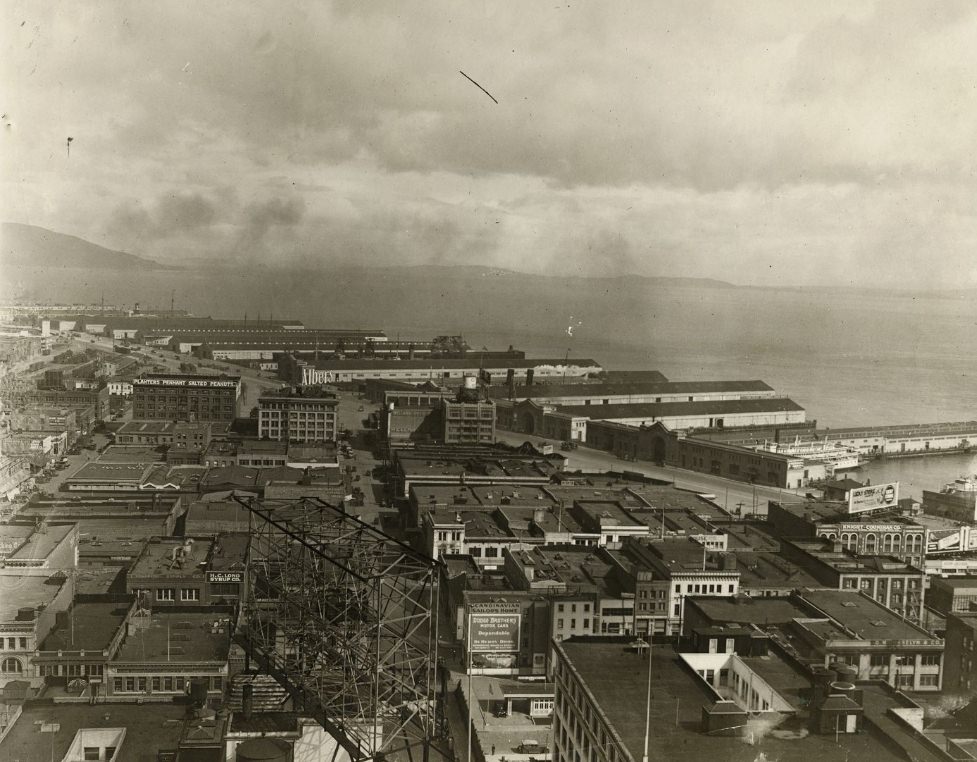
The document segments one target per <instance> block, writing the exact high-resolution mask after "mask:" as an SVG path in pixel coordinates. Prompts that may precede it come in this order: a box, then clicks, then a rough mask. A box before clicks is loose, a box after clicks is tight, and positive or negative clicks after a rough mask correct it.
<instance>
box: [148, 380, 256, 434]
mask: <svg viewBox="0 0 977 762" xmlns="http://www.w3.org/2000/svg"><path fill="white" fill-rule="evenodd" d="M132 397H133V399H132V417H133V420H156V421H191V422H196V421H233V420H234V419H235V418H236V417H237V414H238V405H239V402H240V399H241V379H240V377H238V376H197V375H162V374H158V375H157V374H150V375H145V376H141V377H139V378H134V379H133V380H132Z"/></svg>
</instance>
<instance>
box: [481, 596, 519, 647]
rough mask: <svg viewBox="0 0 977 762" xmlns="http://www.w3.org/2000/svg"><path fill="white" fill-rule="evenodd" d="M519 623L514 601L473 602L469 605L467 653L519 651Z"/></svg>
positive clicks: (517, 608) (516, 605)
mask: <svg viewBox="0 0 977 762" xmlns="http://www.w3.org/2000/svg"><path fill="white" fill-rule="evenodd" d="M521 622H522V615H521V614H520V609H519V604H517V603H473V604H471V605H470V606H469V625H470V626H469V631H468V648H469V651H470V652H471V653H515V652H518V651H519V627H520V624H521Z"/></svg>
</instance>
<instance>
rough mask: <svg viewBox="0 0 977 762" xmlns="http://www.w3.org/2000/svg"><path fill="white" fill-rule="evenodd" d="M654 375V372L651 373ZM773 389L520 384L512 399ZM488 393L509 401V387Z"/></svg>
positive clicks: (758, 384)
mask: <svg viewBox="0 0 977 762" xmlns="http://www.w3.org/2000/svg"><path fill="white" fill-rule="evenodd" d="M653 372H655V371H653ZM772 391H773V387H771V386H769V385H767V384H766V383H765V382H763V381H666V380H665V379H664V377H662V378H661V379H660V380H657V381H656V380H644V381H610V382H599V383H594V384H535V385H533V386H524V385H519V386H517V387H516V389H515V395H514V396H515V397H545V398H552V397H595V398H596V397H604V396H606V397H615V396H623V395H629V394H630V395H635V396H638V395H640V396H650V395H655V394H661V395H664V394H709V393H723V392H725V393H736V392H739V393H749V392H761V393H765V392H772ZM490 394H491V396H492V397H495V398H508V396H509V388H508V387H507V386H504V385H499V386H493V387H492V388H491V391H490Z"/></svg>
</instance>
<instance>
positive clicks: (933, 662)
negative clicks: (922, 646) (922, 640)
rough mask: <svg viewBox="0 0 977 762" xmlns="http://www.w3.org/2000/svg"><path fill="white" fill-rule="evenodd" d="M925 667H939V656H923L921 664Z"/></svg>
mask: <svg viewBox="0 0 977 762" xmlns="http://www.w3.org/2000/svg"><path fill="white" fill-rule="evenodd" d="M920 663H921V664H922V665H923V666H924V667H937V666H939V664H940V655H939V654H923V658H922V660H921V662H920Z"/></svg>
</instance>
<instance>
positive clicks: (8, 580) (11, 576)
mask: <svg viewBox="0 0 977 762" xmlns="http://www.w3.org/2000/svg"><path fill="white" fill-rule="evenodd" d="M64 583H65V577H63V576H60V575H57V576H52V577H34V576H26V575H24V574H21V573H19V572H16V573H10V572H9V571H2V570H0V622H12V621H14V620H15V619H16V618H17V613H18V612H19V611H20V609H22V608H31V609H34V608H36V607H37V606H41V605H44V606H47V605H48V604H50V603H51V601H53V600H54V597H55V596H56V595H57V594H58V592H60V590H61V587H62V586H63V585H64Z"/></svg>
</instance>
